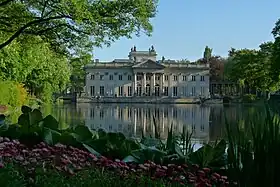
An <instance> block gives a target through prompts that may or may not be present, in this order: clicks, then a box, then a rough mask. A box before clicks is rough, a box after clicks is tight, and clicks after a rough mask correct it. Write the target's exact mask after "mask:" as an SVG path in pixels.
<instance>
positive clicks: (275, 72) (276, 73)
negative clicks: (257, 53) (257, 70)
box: [271, 19, 280, 82]
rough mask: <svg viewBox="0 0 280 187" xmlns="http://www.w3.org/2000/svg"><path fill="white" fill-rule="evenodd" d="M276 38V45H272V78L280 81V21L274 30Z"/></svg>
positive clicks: (279, 20)
mask: <svg viewBox="0 0 280 187" xmlns="http://www.w3.org/2000/svg"><path fill="white" fill-rule="evenodd" d="M272 34H273V36H274V39H275V41H274V43H273V45H272V60H271V61H272V64H271V77H272V79H273V80H274V81H277V82H279V81H280V19H278V20H277V21H276V23H275V26H274V28H273V30H272Z"/></svg>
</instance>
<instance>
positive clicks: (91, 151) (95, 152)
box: [83, 144, 101, 156]
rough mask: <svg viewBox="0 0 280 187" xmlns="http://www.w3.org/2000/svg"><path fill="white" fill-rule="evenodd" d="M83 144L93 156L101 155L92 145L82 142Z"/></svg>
mask: <svg viewBox="0 0 280 187" xmlns="http://www.w3.org/2000/svg"><path fill="white" fill-rule="evenodd" d="M83 146H84V147H85V148H86V149H87V150H88V151H89V152H90V153H92V154H94V155H95V156H101V154H100V153H98V152H97V151H95V150H94V149H93V148H92V147H90V146H88V145H86V144H83Z"/></svg>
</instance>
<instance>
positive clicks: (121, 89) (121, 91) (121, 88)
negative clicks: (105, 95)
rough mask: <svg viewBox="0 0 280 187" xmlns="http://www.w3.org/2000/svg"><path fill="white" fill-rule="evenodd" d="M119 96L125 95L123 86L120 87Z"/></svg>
mask: <svg viewBox="0 0 280 187" xmlns="http://www.w3.org/2000/svg"><path fill="white" fill-rule="evenodd" d="M119 96H123V87H122V86H120V87H119Z"/></svg>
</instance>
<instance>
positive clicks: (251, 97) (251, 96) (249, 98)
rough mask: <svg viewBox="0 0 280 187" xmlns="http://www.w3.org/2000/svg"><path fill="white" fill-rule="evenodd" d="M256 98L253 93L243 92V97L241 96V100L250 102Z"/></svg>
mask: <svg viewBox="0 0 280 187" xmlns="http://www.w3.org/2000/svg"><path fill="white" fill-rule="evenodd" d="M256 99H257V96H256V95H254V94H245V95H244V96H243V97H242V101H243V102H244V103H251V102H254V101H256Z"/></svg>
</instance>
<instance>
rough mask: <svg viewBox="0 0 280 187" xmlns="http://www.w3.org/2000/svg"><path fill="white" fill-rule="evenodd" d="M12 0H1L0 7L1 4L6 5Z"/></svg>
mask: <svg viewBox="0 0 280 187" xmlns="http://www.w3.org/2000/svg"><path fill="white" fill-rule="evenodd" d="M12 1H13V0H6V1H3V2H1V3H0V7H1V6H5V5H7V4H9V3H10V2H12Z"/></svg>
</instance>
